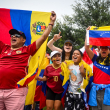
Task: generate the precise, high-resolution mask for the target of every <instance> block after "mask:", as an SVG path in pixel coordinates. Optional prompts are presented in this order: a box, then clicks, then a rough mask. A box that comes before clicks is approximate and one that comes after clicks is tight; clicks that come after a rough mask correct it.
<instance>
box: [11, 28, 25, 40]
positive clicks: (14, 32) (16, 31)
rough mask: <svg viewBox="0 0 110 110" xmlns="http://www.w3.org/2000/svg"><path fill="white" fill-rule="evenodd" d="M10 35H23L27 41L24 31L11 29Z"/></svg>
mask: <svg viewBox="0 0 110 110" xmlns="http://www.w3.org/2000/svg"><path fill="white" fill-rule="evenodd" d="M9 34H10V35H14V34H19V35H21V36H22V37H23V38H24V39H26V36H25V34H24V33H23V32H22V31H18V30H16V29H11V30H9Z"/></svg>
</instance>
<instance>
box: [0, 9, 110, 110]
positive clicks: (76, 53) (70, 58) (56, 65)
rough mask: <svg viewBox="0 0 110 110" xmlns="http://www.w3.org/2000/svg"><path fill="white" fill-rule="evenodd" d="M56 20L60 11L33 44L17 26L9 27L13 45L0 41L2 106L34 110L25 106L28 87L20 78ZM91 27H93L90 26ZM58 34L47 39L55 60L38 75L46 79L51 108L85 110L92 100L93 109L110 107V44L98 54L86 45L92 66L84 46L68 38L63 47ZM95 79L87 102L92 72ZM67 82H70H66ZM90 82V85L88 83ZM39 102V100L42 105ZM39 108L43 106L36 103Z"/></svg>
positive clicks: (6, 109) (4, 109) (1, 109)
mask: <svg viewBox="0 0 110 110" xmlns="http://www.w3.org/2000/svg"><path fill="white" fill-rule="evenodd" d="M55 20H56V13H55V12H54V11H52V12H51V16H50V23H49V25H48V27H47V28H46V30H45V31H44V33H43V35H42V36H41V37H40V38H39V39H38V40H36V41H35V42H33V43H32V44H31V45H29V46H24V43H25V41H26V36H25V34H24V33H23V32H21V31H18V30H16V29H11V30H10V31H9V34H10V37H11V46H10V45H6V44H4V43H3V42H2V41H0V54H1V56H0V110H23V109H24V110H31V109H32V107H31V106H30V108H26V107H25V108H24V106H25V99H26V95H27V92H28V87H27V86H23V87H19V88H18V86H17V82H18V81H19V80H21V79H22V78H24V77H25V76H26V73H27V71H26V68H27V65H28V59H29V57H30V56H33V55H34V54H35V53H36V52H37V51H38V49H39V48H40V46H41V45H42V44H43V42H44V41H45V40H46V39H47V37H48V35H49V33H50V32H51V30H52V27H53V25H54V22H55ZM87 30H90V27H88V28H87ZM60 34H61V32H59V34H55V35H54V37H53V38H52V39H51V40H50V41H49V42H48V43H47V46H48V47H49V48H50V49H51V51H52V52H51V54H50V57H48V58H50V60H51V61H52V62H51V64H49V65H48V66H47V67H46V68H45V71H44V75H43V77H40V76H36V77H35V79H36V80H38V81H46V85H47V92H46V109H47V110H53V109H54V110H85V109H86V107H85V103H88V104H89V105H90V107H91V109H92V110H110V95H109V94H110V54H109V53H110V51H109V49H110V48H109V47H108V46H100V47H99V50H98V54H96V53H94V52H93V51H92V50H91V49H90V46H89V45H87V42H86V38H85V45H84V48H85V50H86V53H87V55H88V57H89V58H90V59H91V61H92V63H93V67H92V69H91V67H90V66H89V65H88V64H87V63H86V62H84V61H83V56H84V52H83V51H82V49H78V50H74V46H73V42H72V41H71V40H68V39H67V40H66V41H65V42H64V46H63V48H62V49H60V48H58V47H55V46H54V45H53V44H54V42H56V41H57V40H59V39H60V38H62V36H60ZM91 73H93V81H92V83H91V86H90V93H89V101H88V102H85V99H84V97H83V95H82V94H83V92H85V91H84V90H82V88H81V87H83V89H85V88H86V86H87V84H88V83H89V79H90V76H91V75H90V74H91ZM66 82H67V83H66ZM65 84H66V86H67V87H66V92H65V94H64V95H65V99H64V100H65V102H64V107H63V106H62V105H63V104H62V101H61V99H62V94H63V93H64V91H65V87H64V85H65ZM85 85H86V86H85ZM37 106H39V103H38V105H37ZM36 110H39V107H36Z"/></svg>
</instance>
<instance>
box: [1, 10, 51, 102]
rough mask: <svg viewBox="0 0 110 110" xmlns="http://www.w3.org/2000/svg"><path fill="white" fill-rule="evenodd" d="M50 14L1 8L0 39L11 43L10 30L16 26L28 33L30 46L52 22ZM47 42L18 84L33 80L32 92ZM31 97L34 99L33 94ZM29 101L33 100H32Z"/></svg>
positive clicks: (27, 37) (34, 57)
mask: <svg viewBox="0 0 110 110" xmlns="http://www.w3.org/2000/svg"><path fill="white" fill-rule="evenodd" d="M50 15H51V13H50V12H38V11H27V10H16V9H4V8H0V40H1V41H3V42H4V43H6V44H10V35H9V30H10V29H13V28H14V29H17V30H20V31H22V32H24V34H25V35H26V42H25V45H26V46H28V45H30V44H31V43H33V42H34V41H35V40H37V39H38V38H40V37H41V35H42V34H43V32H44V30H45V28H46V27H47V26H48V24H49V22H50ZM46 44H47V40H46V41H45V42H44V43H43V44H42V46H41V47H40V48H39V50H38V51H37V52H36V54H35V55H34V56H33V57H32V58H31V60H30V63H29V69H28V75H27V76H26V77H25V78H23V79H22V80H20V81H19V82H18V85H20V86H23V85H24V84H25V85H26V84H28V83H29V82H30V81H31V82H30V83H29V92H30V89H32V90H33V93H32V94H34V91H35V90H34V89H35V86H36V80H35V79H34V77H35V76H36V73H37V71H38V66H40V65H41V63H42V61H43V59H44V58H45V52H46ZM39 73H40V71H39ZM31 92H32V91H31ZM30 97H31V96H30ZM31 98H32V99H34V97H33V96H32V97H31ZM28 103H33V102H32V101H31V102H28Z"/></svg>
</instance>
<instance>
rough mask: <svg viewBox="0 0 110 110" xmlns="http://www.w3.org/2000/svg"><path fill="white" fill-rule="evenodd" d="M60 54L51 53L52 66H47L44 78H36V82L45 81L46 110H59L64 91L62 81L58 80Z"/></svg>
mask: <svg viewBox="0 0 110 110" xmlns="http://www.w3.org/2000/svg"><path fill="white" fill-rule="evenodd" d="M61 56H62V55H61V53H60V52H58V51H53V52H51V54H50V57H51V61H52V64H49V65H48V66H47V67H46V69H45V71H44V76H43V77H40V76H37V77H36V80H38V81H47V82H46V85H47V93H46V107H47V110H53V109H54V110H61V96H62V93H63V91H64V89H63V87H62V81H61V79H60V72H61V71H62V70H61Z"/></svg>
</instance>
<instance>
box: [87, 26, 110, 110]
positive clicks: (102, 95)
mask: <svg viewBox="0 0 110 110" xmlns="http://www.w3.org/2000/svg"><path fill="white" fill-rule="evenodd" d="M90 28H91V27H88V28H87V31H88V30H90ZM103 43H104V41H103ZM85 49H86V52H87V54H88V56H89V58H90V59H91V60H92V62H93V83H92V88H91V90H90V94H89V102H88V104H89V105H90V106H91V107H92V110H110V53H109V47H108V46H100V50H99V56H97V55H96V54H95V53H94V52H93V51H92V50H91V49H90V48H89V45H87V38H85Z"/></svg>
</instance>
